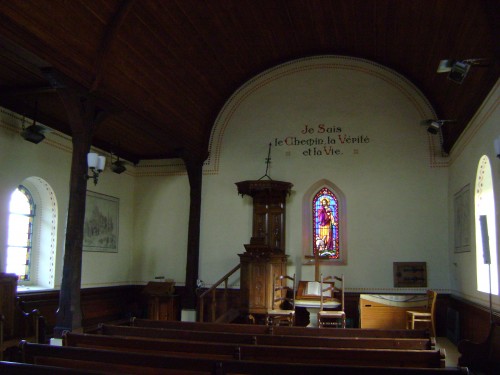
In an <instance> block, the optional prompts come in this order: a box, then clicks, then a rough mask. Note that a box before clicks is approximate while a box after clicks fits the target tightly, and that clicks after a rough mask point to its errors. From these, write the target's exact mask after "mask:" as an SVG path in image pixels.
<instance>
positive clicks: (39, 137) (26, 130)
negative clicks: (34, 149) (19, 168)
mask: <svg viewBox="0 0 500 375" xmlns="http://www.w3.org/2000/svg"><path fill="white" fill-rule="evenodd" d="M37 115H38V102H35V113H34V116H33V124H32V125H30V126H28V127H25V126H24V117H23V123H22V131H21V137H23V139H24V140H26V141H28V142H31V143H34V144H38V143H40V142H41V141H43V140H44V139H45V134H44V133H46V132H49V131H50V130H49V129H48V128H46V127H45V126H42V125H39V124H37V123H36V118H37Z"/></svg>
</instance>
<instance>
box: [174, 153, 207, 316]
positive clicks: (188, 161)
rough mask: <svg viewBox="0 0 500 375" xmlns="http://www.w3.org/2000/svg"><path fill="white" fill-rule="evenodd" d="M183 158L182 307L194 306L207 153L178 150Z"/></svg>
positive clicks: (190, 307) (189, 307) (193, 307)
mask: <svg viewBox="0 0 500 375" xmlns="http://www.w3.org/2000/svg"><path fill="white" fill-rule="evenodd" d="M180 156H181V158H182V159H183V160H184V163H185V165H186V170H187V173H188V178H189V187H190V194H189V196H190V203H189V224H188V244H187V261H186V287H185V288H186V289H185V294H184V299H183V302H182V306H183V308H187V309H195V308H196V282H197V280H198V270H199V260H200V221H201V189H202V179H203V162H204V161H205V160H206V158H207V156H208V155H206V154H205V155H203V156H201V157H200V156H199V155H195V154H192V153H188V152H186V151H181V152H180Z"/></svg>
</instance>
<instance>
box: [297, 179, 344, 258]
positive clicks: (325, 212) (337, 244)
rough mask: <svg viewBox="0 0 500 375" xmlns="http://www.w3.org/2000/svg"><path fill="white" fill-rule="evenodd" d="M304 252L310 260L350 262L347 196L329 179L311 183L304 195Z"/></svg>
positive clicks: (305, 256)
mask: <svg viewBox="0 0 500 375" xmlns="http://www.w3.org/2000/svg"><path fill="white" fill-rule="evenodd" d="M302 206H303V213H304V216H303V226H302V233H303V235H302V237H303V252H304V258H305V260H306V261H308V262H313V261H314V259H315V257H316V256H319V259H320V260H321V261H322V262H331V263H338V264H346V263H347V243H346V240H345V232H346V228H345V222H346V219H345V217H346V210H345V206H346V203H345V197H344V194H343V193H342V191H341V190H340V189H339V188H338V187H337V186H335V185H334V184H333V183H331V182H330V181H328V180H320V181H318V182H316V183H315V184H314V185H312V186H311V187H310V188H309V189H308V190H307V192H306V193H305V194H304V198H303V203H302Z"/></svg>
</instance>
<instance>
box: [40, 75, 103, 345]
mask: <svg viewBox="0 0 500 375" xmlns="http://www.w3.org/2000/svg"><path fill="white" fill-rule="evenodd" d="M43 73H44V74H45V75H46V77H47V78H48V79H49V81H50V82H51V84H52V85H53V86H54V87H55V88H56V89H57V92H58V94H59V96H60V98H61V101H62V103H63V105H64V107H65V109H66V113H67V115H68V121H69V124H70V126H71V130H72V133H73V136H72V143H73V154H72V159H71V175H70V191H69V205H68V221H67V228H66V242H65V248H64V265H63V274H62V282H61V293H60V297H59V308H58V310H57V322H56V327H55V329H54V336H55V337H61V336H62V334H63V333H64V332H65V331H80V330H81V327H82V309H81V303H80V285H81V279H82V251H83V227H84V219H85V202H86V194H87V177H86V176H87V154H88V152H89V151H90V146H91V142H92V135H93V133H94V131H95V128H96V126H97V124H98V123H99V122H100V121H102V119H103V117H104V116H103V111H102V110H101V109H100V108H99V107H98V106H97V105H96V100H95V98H93V97H92V96H90V95H89V94H88V93H86V92H85V91H82V90H81V87H77V86H72V85H71V84H70V83H69V81H68V80H66V79H65V77H64V76H62V75H60V74H59V73H58V72H56V71H54V70H52V69H47V70H44V71H43Z"/></svg>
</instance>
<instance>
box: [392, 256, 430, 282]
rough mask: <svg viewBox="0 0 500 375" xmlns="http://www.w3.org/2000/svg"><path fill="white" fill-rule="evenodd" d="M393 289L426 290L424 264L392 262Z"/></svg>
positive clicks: (425, 269)
mask: <svg viewBox="0 0 500 375" xmlns="http://www.w3.org/2000/svg"><path fill="white" fill-rule="evenodd" d="M393 264H394V265H393V270H394V287H395V288H426V287H427V263H426V262H394V263H393Z"/></svg>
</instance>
